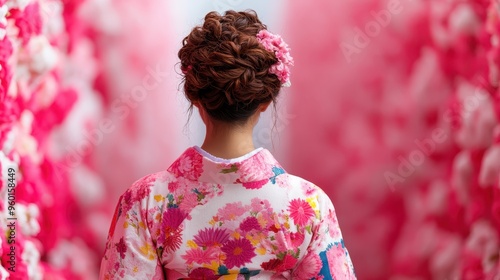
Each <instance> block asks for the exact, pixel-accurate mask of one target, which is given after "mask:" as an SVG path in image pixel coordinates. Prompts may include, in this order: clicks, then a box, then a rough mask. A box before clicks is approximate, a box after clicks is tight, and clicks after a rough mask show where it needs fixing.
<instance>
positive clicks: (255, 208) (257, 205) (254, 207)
mask: <svg viewBox="0 0 500 280" xmlns="http://www.w3.org/2000/svg"><path fill="white" fill-rule="evenodd" d="M264 209H266V211H268V210H269V211H272V208H271V204H270V203H269V201H267V200H265V199H264V200H261V199H258V198H252V200H251V204H250V211H252V212H254V213H259V212H261V211H262V210H264Z"/></svg>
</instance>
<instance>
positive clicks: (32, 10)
mask: <svg viewBox="0 0 500 280" xmlns="http://www.w3.org/2000/svg"><path fill="white" fill-rule="evenodd" d="M10 13H11V14H10V16H9V17H10V18H13V19H14V22H15V25H16V27H17V28H18V29H19V34H18V36H19V38H20V39H21V40H22V43H23V45H26V44H27V43H28V41H29V40H30V38H31V36H32V35H38V34H40V32H41V31H42V17H41V16H40V6H39V4H38V2H33V3H30V4H29V5H28V6H26V7H25V8H24V10H22V11H21V10H19V9H13V10H11V11H10Z"/></svg>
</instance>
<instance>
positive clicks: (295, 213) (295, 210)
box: [288, 199, 315, 226]
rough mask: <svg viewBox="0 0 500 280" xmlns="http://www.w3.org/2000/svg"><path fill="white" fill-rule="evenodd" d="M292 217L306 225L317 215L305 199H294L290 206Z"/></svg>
mask: <svg viewBox="0 0 500 280" xmlns="http://www.w3.org/2000/svg"><path fill="white" fill-rule="evenodd" d="M288 210H289V212H290V217H292V219H293V222H294V223H295V224H296V225H299V226H305V225H306V224H307V223H308V222H309V221H310V220H311V218H312V217H314V216H315V214H314V210H313V209H312V207H311V205H309V203H307V202H306V201H305V200H303V199H293V200H292V201H290V206H289V207H288Z"/></svg>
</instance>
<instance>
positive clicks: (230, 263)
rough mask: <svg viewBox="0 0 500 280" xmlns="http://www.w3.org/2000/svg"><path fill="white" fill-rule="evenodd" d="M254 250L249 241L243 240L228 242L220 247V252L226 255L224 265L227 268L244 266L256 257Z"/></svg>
mask: <svg viewBox="0 0 500 280" xmlns="http://www.w3.org/2000/svg"><path fill="white" fill-rule="evenodd" d="M254 250H255V248H254V247H253V246H252V244H251V243H250V241H248V239H245V238H240V239H236V240H230V241H228V242H227V243H226V244H224V246H223V247H222V251H223V252H224V253H226V261H225V265H226V267H227V268H233V267H240V266H244V265H245V263H247V262H250V261H251V260H252V258H253V257H255V256H256V254H255V252H254Z"/></svg>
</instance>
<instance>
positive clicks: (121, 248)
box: [116, 237, 127, 259]
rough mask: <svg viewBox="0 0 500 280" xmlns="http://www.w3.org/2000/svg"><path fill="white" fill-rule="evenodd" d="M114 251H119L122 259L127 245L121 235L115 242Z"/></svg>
mask: <svg viewBox="0 0 500 280" xmlns="http://www.w3.org/2000/svg"><path fill="white" fill-rule="evenodd" d="M116 251H117V252H118V253H120V258H122V259H124V258H125V253H126V252H127V245H125V240H123V237H122V238H120V241H118V243H116Z"/></svg>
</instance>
